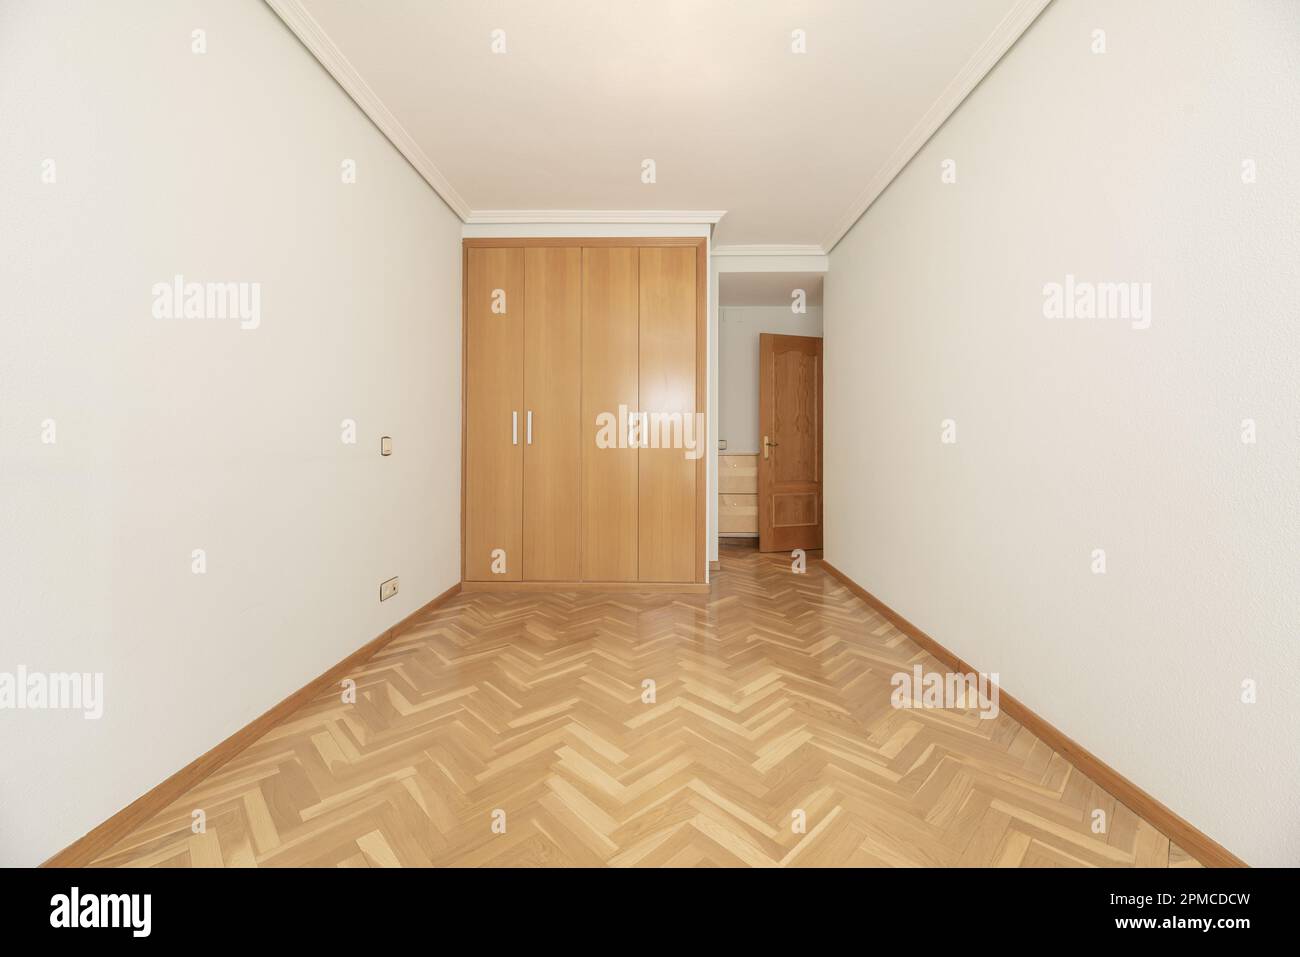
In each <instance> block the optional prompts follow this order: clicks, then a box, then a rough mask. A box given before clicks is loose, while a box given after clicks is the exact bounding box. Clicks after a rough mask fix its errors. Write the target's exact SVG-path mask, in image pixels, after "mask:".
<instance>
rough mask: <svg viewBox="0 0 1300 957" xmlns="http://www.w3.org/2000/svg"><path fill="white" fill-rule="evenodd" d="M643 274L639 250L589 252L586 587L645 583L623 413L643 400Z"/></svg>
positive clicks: (585, 270) (632, 457)
mask: <svg viewBox="0 0 1300 957" xmlns="http://www.w3.org/2000/svg"><path fill="white" fill-rule="evenodd" d="M637 273H638V257H637V250H636V248H635V247H633V248H623V247H611V246H600V247H588V248H584V249H583V251H582V577H583V579H585V580H586V581H636V579H637V524H638V522H637V450H636V449H635V448H627V447H625V446H627V444H628V442H627V432H626V419H625V417H624V416H625V415H626V412H624V413H623V414H620V412H621V410H620V406H621V407H622V410H626V411H634V410H635V409H636V407H637V400H638V392H637V380H638V363H637V352H638V347H637V337H638V335H639V328H638V323H637V309H638V296H637ZM598 416H600V417H601V420H600V421H599V422H598V421H597V417H598ZM608 417H612V420H613V423H614V425H613V426H612V427H611V426H610V424H609V422H610V420H609V418H608ZM620 433H621V435H620ZM598 440H600V442H601V445H603V446H605V447H601V446H599V445H598V444H597V442H598ZM620 446H624V447H620Z"/></svg>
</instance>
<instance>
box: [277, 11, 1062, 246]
mask: <svg viewBox="0 0 1300 957" xmlns="http://www.w3.org/2000/svg"><path fill="white" fill-rule="evenodd" d="M268 2H269V3H270V5H271V6H272V7H273V8H275V9H276V10H277V12H279V13H280V15H281V17H282V18H284V20H285V22H286V23H288V24H289V25H290V27H292V28H293V29H294V30H295V32H296V33H298V35H299V36H300V37H302V39H303V41H304V42H305V43H306V45H307V46H308V48H309V49H311V50H312V52H314V53H315V54H316V55H317V57H319V58H320V59H321V62H322V63H323V64H324V65H325V66H326V67H327V68H328V69H329V70H330V71H331V72H332V73H333V74H334V75H335V77H336V78H338V79H339V82H340V83H341V84H342V85H343V87H344V88H345V89H347V90H348V92H349V93H350V94H351V95H352V96H353V97H354V98H355V99H356V100H357V101H358V103H359V104H360V105H361V106H362V108H363V109H365V110H366V111H367V112H368V113H369V114H370V115H371V117H372V118H373V119H374V120H375V122H376V123H377V125H378V126H379V127H380V128H381V129H382V130H383V131H384V132H385V133H386V134H388V136H389V137H390V138H391V139H392V140H393V141H394V143H395V144H396V145H397V146H398V148H399V149H401V150H402V151H403V152H404V153H405V154H406V155H407V157H408V158H409V159H411V161H412V163H413V165H415V167H416V168H417V169H418V170H420V172H421V173H422V174H423V175H424V176H425V178H426V179H428V180H429V182H430V183H431V184H432V185H433V186H434V188H435V189H438V191H439V192H440V193H441V194H442V195H443V197H444V198H445V199H446V200H447V201H448V204H449V205H451V206H452V208H453V209H456V211H457V212H458V213H460V214H461V216H462V217H463V218H465V219H467V220H468V221H470V222H473V221H474V220H475V215H476V214H480V215H485V216H491V215H492V211H500V210H510V211H514V210H529V211H537V210H566V211H573V210H659V211H688V210H725V211H726V215H725V217H724V218H723V219H722V221H721V223H720V224H719V225H718V227H717V229H716V231H715V234H714V242H715V244H721V245H767V244H774V245H807V246H812V247H818V246H820V247H823V248H826V249H829V248H830V246H832V245H834V243H835V242H837V241H838V240H839V238H840V236H842V235H843V233H844V232H845V231H847V229H848V227H849V226H851V225H852V223H853V221H854V220H855V219H856V218H857V217H858V216H859V215H860V214H861V212H862V211H863V209H865V208H866V205H868V204H869V203H870V202H871V200H873V199H874V198H875V196H876V195H878V194H879V193H880V192H881V190H883V188H884V186H885V185H887V184H888V182H889V180H890V179H892V178H893V176H894V175H895V174H896V173H897V171H898V170H899V169H900V168H901V167H902V166H903V164H905V163H906V161H907V160H908V159H909V158H910V157H911V156H912V155H913V154H914V153H915V151H916V150H917V149H918V148H919V147H920V146H921V145H922V144H923V143H924V141H925V139H927V138H928V137H929V135H930V134H931V133H932V132H933V131H934V129H936V128H937V127H938V125H939V124H940V123H942V121H943V120H944V119H945V118H946V117H947V116H948V114H949V113H951V111H952V110H953V109H954V108H955V107H956V106H957V104H958V103H960V101H961V99H962V98H963V97H964V96H965V95H966V93H967V92H969V91H970V89H972V88H973V87H974V85H975V84H976V83H978V81H979V80H980V79H981V78H982V77H983V76H984V74H985V73H986V72H987V71H988V69H990V68H991V67H992V65H993V64H994V63H995V62H996V61H997V59H998V57H1000V56H1001V55H1002V53H1003V52H1005V50H1006V49H1007V48H1008V47H1009V46H1010V45H1011V43H1013V42H1014V41H1015V39H1016V37H1018V36H1019V35H1020V33H1021V32H1023V30H1024V29H1025V28H1026V27H1027V26H1028V24H1029V23H1030V22H1031V21H1032V20H1033V18H1034V16H1036V15H1037V14H1038V13H1039V12H1040V11H1041V9H1042V8H1043V6H1045V5H1046V3H1047V0H476V2H469V0H443V2H436V0H385V2H383V3H358V2H356V0H268ZM498 29H499V30H504V31H505V42H506V50H507V52H506V53H504V54H494V53H493V52H492V49H491V45H492V33H493V31H494V30H498ZM796 29H800V30H803V31H805V34H806V37H807V52H806V53H804V54H795V53H792V52H791V32H792V31H793V30H796ZM645 159H653V160H654V161H655V164H656V173H657V182H656V183H655V184H653V185H646V184H643V183H642V182H641V164H642V161H643V160H645ZM936 175H937V174H936ZM498 215H499V214H498ZM512 216H513V214H508V215H507V217H506V218H512ZM520 218H521V219H522V218H523V217H520ZM541 218H542V219H543V220H545V218H546V217H544V216H543V217H541ZM669 218H670V219H671V217H669ZM706 218H707V217H706Z"/></svg>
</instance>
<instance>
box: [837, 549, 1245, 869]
mask: <svg viewBox="0 0 1300 957" xmlns="http://www.w3.org/2000/svg"><path fill="white" fill-rule="evenodd" d="M820 564H821V566H822V567H823V568H825V569H826V571H828V572H829V573H830V574H831V575H833V576H834V577H835V578H838V579H839V580H840V581H841V582H843V583H844V585H845V587H847V588H848V590H849V591H851V592H853V594H855V595H857V596H858V597H859V598H861V599H862V600H863V601H864V602H866V603H867V604H868V605H870V606H871V607H872V608H874V609H875V610H876V611H878V612H880V614H882V615H884V616H885V618H887V619H889V621H891V622H892V623H893V624H894V627H896V628H897V629H898V630H899V631H901V632H902V633H903V634H905V635H907V637H909V638H911V639H912V640H913V641H914V642H916V643H917V644H918V645H920V646H921V647H922V648H924V649H925V650H926V651H928V652H929V653H930V654H932V655H933V656H934V657H936V658H938V659H939V660H940V661H941V662H943V664H944V665H945V666H946V667H948V668H950V669H952V670H953V671H955V672H961V673H963V674H971V673H974V674H979V673H980V671H979V669H978V668H975V667H974V666H972V665H970V664H968V663H967V662H965V661H962V660H961V659H960V658H958V657H957V656H956V655H954V654H953V653H952V652H951V651H949V650H948V649H947V648H945V647H944V646H943V645H941V644H939V642H937V641H935V640H934V639H933V638H931V637H930V636H929V635H927V634H926V633H925V632H923V631H922V630H921V629H920V628H917V627H916V625H914V624H912V623H911V622H910V621H908V620H907V619H906V618H904V617H903V616H902V615H900V614H899V613H898V612H896V611H894V609H892V608H890V607H889V606H888V605H886V604H885V603H884V602H883V601H881V600H880V599H879V598H877V597H876V596H875V595H873V594H871V592H869V591H867V590H866V589H865V588H863V587H862V586H861V585H859V584H858V583H857V582H855V581H854V580H853V579H852V578H850V577H849V576H848V575H846V574H844V573H843V572H842V571H840V570H839V569H838V568H836V567H835V566H834V565H832V564H831V563H830V562H828V561H825V560H822V561H821V562H820ZM998 707H999V708H1000V709H1001V710H1002V711H1005V712H1006V713H1007V714H1008V715H1009V716H1010V717H1012V718H1014V719H1015V720H1016V721H1019V722H1020V723H1021V724H1022V725H1023V726H1024V727H1025V728H1027V729H1028V730H1029V731H1030V732H1031V733H1033V734H1034V735H1036V736H1037V737H1039V738H1041V739H1042V740H1043V741H1044V742H1046V743H1047V744H1048V745H1050V746H1051V747H1052V749H1053V750H1055V751H1057V752H1058V753H1059V754H1060V755H1061V756H1062V757H1064V758H1065V759H1066V760H1068V761H1069V762H1070V763H1071V764H1073V765H1074V766H1075V767H1076V768H1078V769H1079V770H1080V771H1082V772H1083V773H1084V774H1086V775H1087V776H1088V777H1090V778H1091V779H1092V780H1093V781H1094V782H1096V783H1097V784H1098V785H1099V786H1101V787H1102V788H1104V789H1105V790H1107V791H1109V792H1110V793H1111V794H1112V795H1114V797H1115V799H1116V800H1117V801H1119V802H1120V803H1121V804H1123V805H1125V806H1126V807H1127V808H1128V809H1129V810H1130V811H1132V812H1133V813H1135V814H1137V815H1139V816H1140V817H1143V818H1146V820H1148V821H1150V822H1151V823H1152V824H1153V825H1155V826H1156V827H1157V828H1159V829H1160V831H1161V832H1162V833H1164V834H1165V835H1166V836H1168V837H1169V839H1170V840H1172V841H1173V842H1174V843H1175V844H1177V845H1178V846H1179V847H1181V848H1182V849H1183V850H1185V851H1187V852H1188V853H1189V854H1191V855H1192V856H1193V857H1195V858H1196V859H1197V860H1198V861H1200V862H1201V863H1202V864H1204V865H1206V866H1207V867H1246V866H1248V865H1247V864H1246V862H1245V861H1243V860H1242V859H1241V858H1239V857H1237V856H1236V855H1235V854H1233V853H1232V852H1231V851H1229V850H1228V849H1227V848H1225V847H1224V846H1223V845H1222V844H1220V843H1218V842H1217V841H1215V840H1214V839H1213V838H1211V837H1208V836H1207V835H1205V834H1203V833H1202V832H1201V831H1199V830H1197V828H1196V827H1194V826H1193V825H1192V824H1190V823H1188V822H1187V821H1185V820H1184V819H1183V818H1181V817H1179V816H1178V815H1177V814H1175V813H1174V812H1173V811H1171V810H1170V809H1169V808H1167V807H1165V805H1163V804H1161V803H1160V802H1159V801H1157V800H1156V799H1155V798H1153V797H1152V796H1151V795H1150V794H1148V793H1147V792H1146V791H1144V790H1142V789H1141V788H1140V787H1138V786H1137V785H1136V784H1134V783H1133V782H1132V781H1130V780H1129V779H1128V778H1126V777H1124V776H1123V775H1122V774H1120V773H1119V772H1118V771H1116V770H1115V769H1114V768H1112V767H1111V766H1110V765H1108V764H1106V763H1105V762H1104V761H1102V760H1101V759H1100V758H1098V757H1097V756H1096V755H1095V754H1093V753H1092V752H1091V751H1089V750H1088V749H1087V748H1085V747H1083V745H1081V744H1079V743H1078V742H1077V741H1075V740H1074V739H1073V738H1071V737H1069V736H1068V735H1066V734H1065V733H1064V732H1062V731H1061V730H1059V729H1058V728H1056V727H1055V726H1054V725H1052V724H1049V723H1048V722H1047V721H1046V720H1044V719H1043V718H1042V717H1040V716H1039V715H1038V714H1036V713H1035V712H1034V711H1032V710H1030V709H1029V708H1028V707H1026V706H1025V704H1024V703H1023V702H1021V701H1019V700H1018V699H1016V698H1015V697H1013V696H1012V695H1009V694H1007V693H1006V692H1005V691H1003V690H1002V689H1001V688H999V689H998Z"/></svg>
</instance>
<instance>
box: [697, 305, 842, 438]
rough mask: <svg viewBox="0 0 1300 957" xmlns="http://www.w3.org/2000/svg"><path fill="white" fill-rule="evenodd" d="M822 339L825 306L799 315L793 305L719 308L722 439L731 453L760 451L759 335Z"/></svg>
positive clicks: (720, 421)
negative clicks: (794, 310) (818, 337)
mask: <svg viewBox="0 0 1300 957" xmlns="http://www.w3.org/2000/svg"><path fill="white" fill-rule="evenodd" d="M764 332H769V333H775V334H777V335H783V336H820V335H821V334H822V307H821V306H809V307H808V311H807V312H806V313H803V314H796V313H793V312H791V311H790V307H789V306H722V307H721V308H719V309H718V343H719V344H718V438H720V439H726V440H727V453H728V454H734V453H749V454H753V453H756V452H759V451H761V449H760V448H759V438H758V337H759V335H760V334H761V333H764Z"/></svg>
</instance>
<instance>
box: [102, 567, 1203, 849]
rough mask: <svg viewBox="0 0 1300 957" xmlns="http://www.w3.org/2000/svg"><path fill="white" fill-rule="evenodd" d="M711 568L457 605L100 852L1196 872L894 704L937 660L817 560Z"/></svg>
mask: <svg viewBox="0 0 1300 957" xmlns="http://www.w3.org/2000/svg"><path fill="white" fill-rule="evenodd" d="M713 579H714V584H713V588H712V591H711V594H710V595H708V596H707V597H706V596H698V597H695V596H673V595H621V594H620V595H600V594H554V595H551V594H536V593H533V594H517V595H516V594H484V593H477V594H462V595H459V596H457V597H456V598H455V599H453V600H452V601H450V602H449V603H447V604H446V605H444V606H442V607H441V608H438V609H437V610H435V611H432V612H430V613H429V614H428V616H427V617H426V618H425V619H423V620H422V621H421V622H420V623H418V624H417V625H415V626H414V627H412V628H411V630H409V631H407V632H405V633H403V634H402V635H401V636H400V637H398V638H397V639H396V640H395V641H394V642H393V643H391V644H390V645H389V646H388V647H386V648H385V649H383V650H382V651H381V652H380V653H379V654H378V655H377V656H376V657H375V658H373V659H372V660H371V661H370V662H368V664H367V665H366V666H365V667H364V668H363V669H360V670H359V671H358V673H357V674H356V675H355V676H354V677H355V680H356V682H357V687H358V694H357V701H356V703H355V704H343V703H342V702H341V700H340V698H339V696H337V695H329V696H326V697H321V698H319V699H318V700H316V701H314V702H313V703H312V704H310V705H309V706H307V707H306V708H304V709H303V710H302V711H300V712H299V713H298V714H297V715H295V716H294V717H293V718H292V719H291V720H289V721H286V722H285V723H284V724H282V725H280V726H279V727H277V728H276V729H275V730H273V731H272V732H270V733H268V734H267V735H266V736H265V737H263V738H261V739H260V740H259V741H257V742H256V743H255V744H254V745H252V746H251V747H250V748H248V749H247V750H246V751H244V752H243V753H241V754H240V755H239V756H237V757H236V758H235V759H234V760H233V761H231V762H230V763H229V764H227V765H226V766H224V767H223V768H221V769H220V770H219V771H218V772H217V773H215V774H214V775H212V776H211V777H210V778H208V779H207V780H206V781H204V782H203V783H202V784H201V785H200V786H198V787H196V788H195V789H194V790H192V791H191V792H190V793H188V794H187V795H185V796H184V797H183V798H182V799H180V800H179V801H177V802H176V803H175V804H173V805H172V806H171V807H170V808H168V809H167V810H166V811H164V812H162V813H160V814H159V815H158V816H157V817H155V818H154V819H153V820H152V821H150V822H149V823H148V824H147V825H145V826H143V827H141V828H140V829H139V830H138V831H136V832H135V833H134V834H132V835H130V836H129V837H127V838H126V839H124V840H123V841H121V842H120V843H119V844H118V845H117V846H115V847H114V848H112V849H111V850H110V851H109V852H107V853H106V854H104V855H103V856H102V857H101V858H100V859H99V860H98V861H97V863H98V864H100V865H129V866H177V865H179V866H191V865H194V866H222V865H226V866H302V865H313V866H335V865H338V866H362V867H365V866H372V867H373V866H398V865H406V866H424V865H601V864H610V865H710V864H713V865H756V866H768V865H943V866H951V865H961V866H974V865H998V866H1006V865H1010V866H1017V865H1019V866H1086V865H1096V866H1128V865H1134V864H1136V865H1148V866H1165V865H1183V866H1189V865H1190V866H1195V864H1196V862H1195V861H1193V860H1192V859H1191V858H1189V857H1188V856H1187V855H1186V854H1185V853H1183V852H1182V851H1180V850H1179V849H1178V848H1176V847H1172V846H1171V845H1170V842H1169V840H1168V839H1167V838H1166V837H1164V836H1163V835H1162V834H1160V833H1159V832H1158V831H1157V830H1156V829H1155V828H1154V827H1152V826H1151V825H1150V824H1148V823H1147V822H1146V821H1144V820H1142V819H1140V818H1138V817H1137V816H1135V815H1134V814H1133V813H1132V812H1130V811H1129V810H1128V809H1127V808H1125V807H1123V806H1122V805H1119V804H1117V803H1116V801H1115V800H1114V799H1113V798H1112V797H1111V796H1110V795H1109V794H1107V793H1106V792H1104V791H1102V790H1101V789H1100V788H1098V787H1097V786H1096V785H1094V784H1093V783H1092V782H1091V781H1090V780H1088V779H1087V778H1086V777H1084V776H1083V775H1082V774H1081V773H1080V772H1079V771H1077V770H1076V769H1075V768H1074V767H1072V766H1071V765H1070V764H1069V762H1067V761H1066V760H1065V759H1064V758H1062V757H1061V756H1060V755H1058V754H1056V753H1054V752H1053V751H1052V750H1051V748H1049V747H1047V746H1046V745H1045V744H1043V743H1042V742H1041V741H1039V740H1038V739H1037V738H1035V737H1034V736H1033V735H1031V734H1030V733H1029V732H1027V731H1025V730H1024V729H1023V728H1022V727H1021V726H1020V725H1019V724H1017V723H1016V722H1015V721H1013V720H1011V719H1010V718H1008V717H1006V716H1005V715H1001V716H999V717H998V718H996V719H993V720H980V719H979V718H978V717H977V716H976V715H975V714H974V713H973V712H958V711H941V710H913V711H900V710H895V709H894V708H892V707H891V706H890V702H889V699H890V691H891V687H890V676H891V675H892V674H894V672H896V671H899V670H907V669H910V668H911V666H912V665H913V664H914V663H918V662H919V663H921V664H922V665H923V666H924V667H925V668H926V669H927V670H929V669H935V670H942V669H941V666H940V665H939V663H938V662H937V661H936V660H934V659H933V658H930V657H929V656H928V655H927V654H926V653H924V652H922V651H921V650H920V649H919V648H918V647H917V646H916V645H914V644H913V643H912V642H911V641H910V640H909V639H908V638H906V637H904V636H903V635H902V634H901V633H900V632H899V631H898V630H897V629H896V628H894V627H893V625H891V624H890V623H889V622H887V621H886V620H885V619H883V618H881V617H880V616H879V615H878V614H876V613H875V612H874V611H873V610H871V609H870V608H868V607H867V606H866V605H865V604H863V603H862V602H861V601H859V600H858V599H857V598H855V597H854V596H853V595H852V594H850V593H849V591H848V590H847V589H845V588H844V587H843V586H842V585H841V584H839V583H838V582H837V581H836V580H834V579H833V578H831V577H830V576H829V575H827V574H826V573H825V572H823V571H822V570H821V568H820V567H819V566H818V565H817V564H816V563H813V564H811V565H810V566H809V568H808V571H807V573H806V574H804V575H795V574H793V573H792V572H791V570H790V562H789V559H788V557H785V556H781V555H777V556H761V555H759V554H757V553H756V552H753V551H750V550H731V549H724V551H723V565H722V570H721V571H720V572H714V574H713ZM647 679H649V680H652V681H653V682H654V683H655V701H654V703H644V702H643V700H642V697H643V682H645V681H646V680H647ZM181 718H183V716H177V720H180V719H181ZM1095 809H1100V810H1102V811H1104V812H1105V815H1106V821H1107V831H1106V833H1103V834H1094V833H1093V831H1092V828H1091V824H1092V820H1093V811H1094V810H1095ZM195 810H202V811H203V812H204V814H205V815H206V830H205V832H204V833H201V834H195V833H193V831H192V829H191V823H192V820H193V816H192V815H193V812H194V811H195ZM499 812H503V813H504V833H499V831H500V830H501V826H500V825H501V821H502V814H501V813H499ZM796 812H802V814H803V817H804V819H805V820H806V828H805V829H804V830H803V831H802V832H801V831H800V830H799V829H798V828H797V827H796V824H797V820H798V815H797V813H796ZM494 821H495V822H496V823H497V828H496V829H495V830H494V828H493V824H494Z"/></svg>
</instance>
